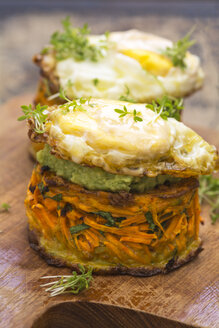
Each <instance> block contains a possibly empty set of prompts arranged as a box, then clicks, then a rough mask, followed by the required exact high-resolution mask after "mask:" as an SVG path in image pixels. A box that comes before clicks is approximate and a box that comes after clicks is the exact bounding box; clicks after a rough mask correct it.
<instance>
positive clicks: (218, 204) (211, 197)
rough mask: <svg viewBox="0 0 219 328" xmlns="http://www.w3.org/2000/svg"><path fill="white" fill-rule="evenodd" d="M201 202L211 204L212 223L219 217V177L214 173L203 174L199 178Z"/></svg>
mask: <svg viewBox="0 0 219 328" xmlns="http://www.w3.org/2000/svg"><path fill="white" fill-rule="evenodd" d="M199 184H200V186H199V200H200V204H202V203H203V202H206V203H207V204H209V205H210V206H211V211H210V217H211V222H212V224H215V222H216V221H217V220H218V219H219V179H218V178H214V177H213V176H212V175H203V176H201V177H200V178H199Z"/></svg>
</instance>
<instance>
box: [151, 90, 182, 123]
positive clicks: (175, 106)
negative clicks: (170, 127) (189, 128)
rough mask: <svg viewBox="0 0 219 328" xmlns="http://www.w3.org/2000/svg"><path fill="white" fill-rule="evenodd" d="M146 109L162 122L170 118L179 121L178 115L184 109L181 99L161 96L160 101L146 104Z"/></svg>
mask: <svg viewBox="0 0 219 328" xmlns="http://www.w3.org/2000/svg"><path fill="white" fill-rule="evenodd" d="M146 108H149V109H151V110H152V111H153V112H155V113H156V114H157V115H158V116H160V117H161V118H162V119H164V120H167V118H168V117H172V118H175V119H176V120H177V121H180V113H181V111H182V110H183V108H184V106H183V99H182V98H173V97H167V96H163V97H162V98H161V99H159V98H158V99H156V101H154V100H153V101H152V104H147V105H146Z"/></svg>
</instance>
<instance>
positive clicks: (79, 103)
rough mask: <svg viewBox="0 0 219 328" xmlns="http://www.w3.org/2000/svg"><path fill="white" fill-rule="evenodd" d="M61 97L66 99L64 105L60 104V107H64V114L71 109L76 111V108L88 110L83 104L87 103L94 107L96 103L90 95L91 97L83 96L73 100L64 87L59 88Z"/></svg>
mask: <svg viewBox="0 0 219 328" xmlns="http://www.w3.org/2000/svg"><path fill="white" fill-rule="evenodd" d="M59 97H60V98H61V99H63V100H65V101H66V102H65V103H64V104H63V105H60V106H59V107H60V108H62V112H63V114H67V113H69V112H70V111H75V110H76V109H77V110H80V111H86V109H85V108H84V106H83V105H84V104H86V103H87V105H88V106H90V107H93V105H94V104H92V103H91V102H90V100H91V97H89V98H84V97H81V98H78V99H73V100H71V99H69V98H68V97H67V96H66V94H65V90H64V89H63V88H60V90H59Z"/></svg>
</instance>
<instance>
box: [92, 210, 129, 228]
mask: <svg viewBox="0 0 219 328" xmlns="http://www.w3.org/2000/svg"><path fill="white" fill-rule="evenodd" d="M92 214H96V215H100V216H102V218H104V219H106V220H107V223H106V224H105V225H107V226H109V227H117V225H116V222H121V221H123V220H125V219H126V217H113V216H112V214H111V213H110V212H104V211H98V212H92Z"/></svg>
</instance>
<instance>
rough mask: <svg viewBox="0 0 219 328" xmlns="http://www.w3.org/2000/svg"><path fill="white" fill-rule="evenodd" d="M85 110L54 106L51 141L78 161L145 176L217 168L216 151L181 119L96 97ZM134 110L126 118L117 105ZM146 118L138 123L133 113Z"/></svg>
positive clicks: (194, 173)
mask: <svg viewBox="0 0 219 328" xmlns="http://www.w3.org/2000/svg"><path fill="white" fill-rule="evenodd" d="M90 104H91V105H88V104H85V105H83V108H84V110H83V111H81V110H79V109H76V110H74V111H73V110H70V112H69V113H67V114H63V108H62V107H58V108H57V107H55V108H50V110H51V112H50V115H49V121H48V123H47V126H46V128H47V131H48V134H49V140H48V143H49V144H50V145H52V146H55V148H56V150H57V151H58V152H59V153H60V155H61V156H62V157H64V158H67V159H70V160H72V161H73V162H75V163H79V164H80V163H81V164H87V165H91V166H97V167H101V168H103V169H104V170H106V171H108V172H112V173H120V174H129V175H136V176H141V175H143V174H147V175H151V176H153V175H157V174H159V173H164V172H166V173H167V172H171V171H174V170H175V171H176V170H180V171H182V170H185V169H187V170H189V172H190V175H196V174H199V173H204V174H207V173H209V172H210V171H212V170H213V169H214V166H215V161H216V157H217V156H216V151H215V147H214V146H210V145H209V144H208V143H207V142H205V141H204V140H203V139H202V138H201V137H200V136H198V135H197V134H196V133H195V132H194V131H192V130H191V129H189V128H187V127H186V126H185V125H184V124H183V123H180V122H178V121H176V120H175V119H172V118H170V119H168V120H163V119H162V118H161V117H159V116H158V115H157V114H156V113H155V112H153V111H152V110H150V109H148V108H146V107H145V104H132V103H126V102H120V101H109V100H108V101H107V100H100V99H91V101H90ZM124 105H125V106H126V108H127V110H128V112H130V113H131V114H127V115H126V116H124V117H122V118H120V117H119V115H120V114H118V113H117V112H115V109H121V110H123V108H124ZM134 110H136V111H137V112H139V114H138V115H139V116H140V117H141V118H142V119H143V121H142V122H135V121H134V119H133V111H134Z"/></svg>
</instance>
